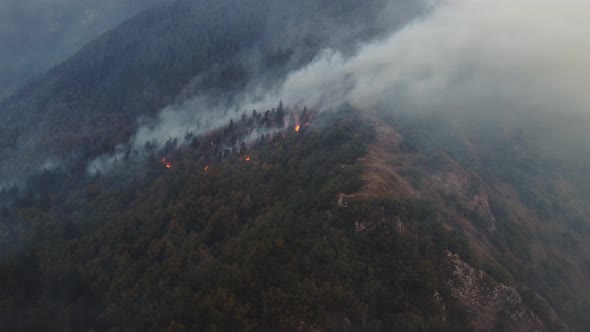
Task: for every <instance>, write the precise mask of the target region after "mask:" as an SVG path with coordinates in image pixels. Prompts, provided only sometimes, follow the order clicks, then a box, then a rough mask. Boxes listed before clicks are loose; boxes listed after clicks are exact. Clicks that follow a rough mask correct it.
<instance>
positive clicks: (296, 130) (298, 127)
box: [295, 124, 301, 133]
mask: <svg viewBox="0 0 590 332" xmlns="http://www.w3.org/2000/svg"><path fill="white" fill-rule="evenodd" d="M299 129H301V125H299V124H297V125H296V126H295V132H296V133H298V132H299Z"/></svg>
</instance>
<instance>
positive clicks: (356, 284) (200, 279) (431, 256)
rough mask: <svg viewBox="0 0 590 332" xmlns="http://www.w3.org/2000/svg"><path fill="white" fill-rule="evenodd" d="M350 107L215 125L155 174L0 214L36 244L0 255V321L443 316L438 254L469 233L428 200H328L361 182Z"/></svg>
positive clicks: (107, 326) (435, 320) (201, 326)
mask: <svg viewBox="0 0 590 332" xmlns="http://www.w3.org/2000/svg"><path fill="white" fill-rule="evenodd" d="M358 116H359V115H358V114H357V113H356V112H351V111H343V112H340V113H336V114H323V115H320V116H318V117H317V118H316V119H314V122H313V124H312V125H311V126H309V127H305V128H303V129H302V130H301V131H300V132H298V133H295V132H294V131H292V130H291V131H290V132H287V133H279V134H276V135H274V136H270V137H265V138H264V139H260V140H259V141H258V142H256V143H255V144H254V145H253V147H251V148H248V150H247V151H243V150H244V149H243V148H242V149H239V150H237V151H236V152H232V153H229V154H227V156H226V157H223V158H218V157H216V156H217V154H216V152H215V148H214V147H211V145H210V144H209V143H208V142H209V139H210V138H211V137H214V136H216V135H218V133H212V134H211V137H200V138H199V142H202V143H201V144H200V145H199V144H197V145H193V146H192V147H191V148H190V149H187V150H184V151H180V152H177V153H175V154H174V166H173V167H172V168H170V169H168V168H165V167H163V166H161V165H160V166H159V170H158V173H157V174H158V175H157V176H155V178H144V179H141V180H137V181H136V182H132V184H130V185H128V186H126V187H123V188H121V187H118V188H116V189H113V188H112V187H108V186H104V185H103V183H107V182H108V181H106V178H105V179H104V180H100V179H99V180H97V182H96V183H91V184H85V186H86V187H84V188H82V189H80V190H77V191H74V192H69V193H60V194H57V197H55V198H54V200H53V204H52V205H50V206H48V207H45V206H44V207H40V206H38V205H37V201H36V200H33V201H31V204H29V205H27V206H22V207H14V208H12V209H10V211H9V214H10V215H11V216H13V218H12V219H11V220H7V219H3V220H2V222H0V225H2V227H4V228H6V229H7V231H8V232H11V234H15V235H17V237H19V238H22V239H23V241H24V242H23V243H28V244H33V243H34V244H35V246H34V247H28V248H27V247H24V248H21V249H19V250H20V251H21V252H25V253H26V254H25V255H24V256H23V255H22V254H19V255H12V256H4V255H3V256H2V260H1V261H0V269H1V271H11V272H6V273H2V274H1V275H2V278H3V280H2V281H3V283H2V285H7V286H8V285H10V287H4V288H2V292H3V293H2V295H3V300H2V302H0V306H1V308H2V313H3V316H2V317H1V318H2V321H1V324H2V326H4V327H5V328H6V329H7V330H19V329H20V330H39V329H42V330H45V331H53V330H55V331H58V330H61V329H63V327H64V326H69V327H70V328H71V329H72V330H88V329H91V328H93V329H97V330H110V331H121V330H126V331H160V330H170V331H193V330H200V331H201V330H202V331H238V330H245V331H277V330H300V329H304V330H309V329H313V328H319V329H321V330H325V331H347V330H349V331H353V330H370V331H392V330H400V329H401V330H405V331H426V330H428V329H431V330H433V331H434V330H442V328H443V327H444V326H442V325H441V324H442V323H441V322H442V319H443V317H442V311H441V308H440V305H439V304H437V303H434V302H433V299H432V297H433V294H434V291H435V289H436V288H437V287H438V286H439V284H440V280H439V278H440V273H439V269H440V266H439V263H440V262H441V261H442V259H441V257H442V255H443V252H444V250H446V249H451V250H457V252H459V253H461V254H462V255H466V256H468V255H469V254H468V246H467V243H466V242H465V241H464V238H462V237H461V236H460V235H458V234H449V233H447V232H446V231H445V230H444V229H443V227H442V226H441V225H440V224H439V223H438V222H437V221H436V213H435V211H434V210H433V209H432V208H431V207H430V206H429V205H428V204H426V203H425V202H421V201H416V202H412V201H393V200H383V201H351V202H350V204H349V206H348V207H346V208H342V207H339V206H338V205H337V197H338V195H339V194H341V193H344V194H347V193H353V192H354V191H355V190H357V189H358V188H359V185H360V182H359V180H358V172H359V169H358V168H357V167H351V166H347V167H343V165H350V164H354V162H355V160H356V159H357V158H359V157H361V156H362V155H363V154H364V153H365V151H366V144H367V143H369V142H370V140H371V139H372V137H374V134H373V133H372V130H371V129H370V128H368V127H367V126H366V125H365V124H364V123H363V122H362V121H361V120H360V119H359V118H358ZM279 117H280V116H279ZM263 118H264V117H261V118H260V119H263ZM273 118H274V117H272V116H271V114H269V119H273ZM256 121H258V120H256ZM261 121H262V120H261ZM249 122H251V121H250V119H249V118H248V117H245V118H244V119H243V120H242V122H235V123H233V124H232V125H231V129H226V131H227V132H226V136H223V135H222V136H221V137H220V142H222V141H223V140H224V139H225V138H224V137H230V136H231V131H236V132H237V131H240V130H242V129H243V128H244V126H247V123H249ZM228 130H229V131H228ZM246 132H247V131H246ZM246 154H247V155H248V156H249V157H250V159H249V160H247V159H245V155H246ZM154 162H156V161H154ZM205 166H208V168H207V170H205ZM154 167H156V168H157V166H154ZM133 183H134V184H133ZM397 222H401V223H403V224H404V225H405V232H404V233H403V234H402V233H400V232H399V230H398V229H397V227H396V224H397ZM359 223H362V224H363V225H365V229H364V230H359V228H358V225H359ZM25 225H26V227H24V226H25ZM6 252H8V251H6ZM8 257H12V258H10V259H9V258H8ZM25 315H27V316H25ZM14 317H16V318H18V317H21V319H20V320H19V319H17V320H15V319H14ZM25 318H26V319H25ZM456 319H459V320H461V318H456ZM41 326H42V327H43V328H40V327H41Z"/></svg>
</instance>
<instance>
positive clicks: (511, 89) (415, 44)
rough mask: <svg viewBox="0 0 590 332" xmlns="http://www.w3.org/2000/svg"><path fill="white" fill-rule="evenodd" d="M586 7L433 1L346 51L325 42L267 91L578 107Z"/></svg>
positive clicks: (375, 100)
mask: <svg viewBox="0 0 590 332" xmlns="http://www.w3.org/2000/svg"><path fill="white" fill-rule="evenodd" d="M589 12H590V2H588V1H586V0H566V1H554V0H520V1H510V0H494V1H490V0H454V1H451V0H449V1H438V2H436V3H435V4H434V5H433V8H432V10H431V11H430V13H428V14H427V15H425V16H423V17H421V18H419V19H417V20H415V21H414V22H413V23H411V24H409V25H407V26H406V27H405V28H403V29H402V30H400V31H397V32H395V33H393V34H392V35H390V36H389V37H387V38H385V39H383V40H378V41H374V42H372V43H369V44H367V45H365V46H364V47H362V48H361V49H360V50H359V52H358V53H357V54H356V55H355V56H353V57H349V58H346V57H344V56H343V55H342V54H340V53H338V52H333V51H326V52H324V53H323V54H322V55H321V56H320V57H319V58H318V59H316V61H314V62H313V63H312V64H311V65H309V66H308V67H306V68H304V69H302V70H300V71H297V72H295V73H293V74H291V75H290V76H289V77H288V79H287V80H286V81H285V82H284V84H283V85H282V86H281V87H280V88H279V89H278V90H277V91H275V92H273V93H271V94H269V95H268V97H267V99H268V100H276V99H277V97H276V96H277V95H278V96H280V97H281V98H282V99H283V100H284V101H285V103H286V104H297V103H302V102H305V103H308V104H315V105H318V106H323V107H325V108H330V107H332V106H335V105H338V104H340V103H342V102H349V103H352V104H354V105H355V106H357V107H360V108H364V109H367V108H374V107H383V106H385V105H388V106H389V107H391V106H394V105H395V106H402V107H403V108H404V109H407V110H428V111H478V110H481V111H486V112H487V111H490V112H496V111H502V110H521V111H531V110H534V111H556V112H570V113H580V112H582V113H583V112H586V110H587V109H588V105H590V94H589V93H588V92H587V91H586V90H587V87H588V84H589V83H590V38H588V33H590V21H589V20H588V19H587V13H589ZM265 103H267V102H262V103H258V105H264V104H265Z"/></svg>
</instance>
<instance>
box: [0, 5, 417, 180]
mask: <svg viewBox="0 0 590 332" xmlns="http://www.w3.org/2000/svg"><path fill="white" fill-rule="evenodd" d="M381 2H382V1H379V0H374V1H371V2H369V3H367V4H366V5H363V6H359V5H358V4H356V2H353V1H345V2H341V1H338V2H333V1H329V0H326V1H322V2H315V1H303V2H301V3H292V2H290V1H278V2H272V3H269V2H268V1H266V0H255V1H249V2H248V3H245V2H243V1H237V0H224V1H174V2H171V3H170V4H166V5H164V6H160V7H156V8H154V9H150V10H147V11H145V12H143V13H141V14H139V15H137V16H136V17H134V18H132V19H130V20H128V21H126V22H124V23H123V24H121V25H120V26H118V27H117V28H115V29H113V30H111V31H109V32H107V33H105V34H103V35H101V36H99V37H98V38H97V39H96V40H94V41H92V42H91V43H89V44H88V45H86V46H84V47H83V48H82V49H81V50H80V51H79V52H78V53H76V54H75V55H74V56H72V57H71V58H70V59H68V60H67V61H65V62H63V63H61V64H59V65H57V66H56V67H54V68H53V69H51V70H50V71H48V72H47V73H45V74H43V75H41V76H40V77H38V78H37V79H35V80H32V81H31V82H29V83H28V84H27V85H26V86H24V87H22V88H21V89H19V90H18V91H17V92H16V93H14V94H13V95H11V96H9V97H8V98H6V99H5V100H3V101H2V102H0V116H2V118H3V119H4V120H3V121H2V123H0V160H1V161H0V179H2V180H4V181H5V179H13V180H12V181H13V182H14V179H17V180H20V182H22V181H23V180H24V178H26V176H28V175H30V174H32V173H35V172H38V171H41V170H43V168H44V167H48V166H49V168H51V166H53V165H56V164H58V165H62V166H65V167H70V168H83V167H84V165H83V164H84V163H85V162H86V160H87V159H91V158H93V157H96V156H98V155H101V154H103V153H107V152H111V151H112V150H113V149H114V148H115V146H116V145H118V144H122V143H125V142H127V141H128V140H129V138H130V136H131V135H132V134H133V132H134V131H135V130H136V128H137V126H138V120H139V119H140V118H151V117H154V116H155V115H156V114H157V112H158V111H160V110H161V109H162V108H164V107H165V106H167V105H170V104H176V103H180V102H182V101H183V100H186V99H188V98H189V97H192V96H194V95H199V96H203V97H205V98H206V99H207V100H209V101H210V102H211V103H213V104H216V103H220V102H222V101H223V102H225V101H227V100H228V99H231V98H232V97H235V96H236V94H238V93H241V92H243V90H244V88H245V87H246V86H248V85H252V86H255V87H257V88H264V87H265V86H267V85H268V84H270V83H273V82H278V81H280V80H281V78H282V77H284V76H285V75H286V74H287V73H288V72H290V71H291V70H293V69H296V68H298V67H300V66H302V65H304V64H306V63H308V62H309V61H311V60H312V59H313V57H314V56H315V55H316V54H317V53H318V52H319V51H320V50H322V49H323V48H325V47H334V48H337V49H347V48H348V49H350V48H353V46H352V45H354V44H355V42H356V40H358V39H359V38H361V37H362V38H364V37H367V36H374V35H377V34H379V33H380V32H382V31H383V30H384V29H386V28H387V27H391V26H395V25H397V24H401V23H402V22H403V21H404V19H405V20H407V18H404V19H402V18H400V19H399V20H398V21H397V22H395V21H392V22H388V23H387V25H386V26H383V27H379V26H364V25H363V26H361V25H360V23H361V22H366V21H367V20H369V21H370V19H371V17H373V16H374V15H376V11H377V10H378V9H379V8H380V6H381V5H380V3H381ZM406 7H409V8H412V6H406ZM414 7H417V6H414ZM402 8H405V7H402ZM405 11H406V12H408V13H411V12H412V10H411V9H407V10H405ZM414 11H417V10H414ZM353 12H354V15H352V14H351V13H353ZM301 21H305V22H309V23H307V24H305V25H303V26H295V24H298V23H297V22H301ZM343 25H347V30H346V31H347V33H345V34H343V33H337V31H340V30H341V27H342V26H343ZM146 37H149V38H146ZM4 181H0V185H1V186H5V185H11V184H12V183H2V182H4ZM17 182H18V181H17Z"/></svg>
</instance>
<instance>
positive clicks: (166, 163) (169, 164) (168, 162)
mask: <svg viewBox="0 0 590 332" xmlns="http://www.w3.org/2000/svg"><path fill="white" fill-rule="evenodd" d="M162 165H163V166H164V167H166V168H168V169H170V168H172V166H174V163H173V162H172V161H171V160H168V159H166V158H162Z"/></svg>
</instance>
